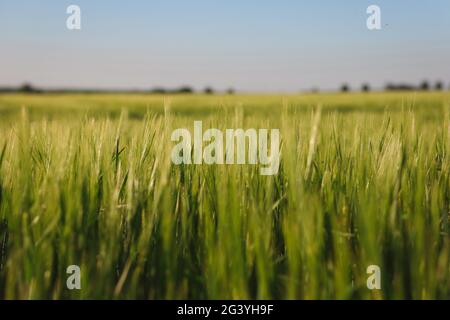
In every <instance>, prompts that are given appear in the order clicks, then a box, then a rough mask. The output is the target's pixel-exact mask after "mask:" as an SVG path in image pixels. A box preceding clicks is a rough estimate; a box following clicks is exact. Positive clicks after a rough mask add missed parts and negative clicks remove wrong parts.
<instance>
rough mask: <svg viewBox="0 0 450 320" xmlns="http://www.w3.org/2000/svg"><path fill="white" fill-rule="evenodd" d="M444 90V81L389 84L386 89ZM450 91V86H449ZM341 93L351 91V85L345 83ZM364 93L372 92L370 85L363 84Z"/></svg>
mask: <svg viewBox="0 0 450 320" xmlns="http://www.w3.org/2000/svg"><path fill="white" fill-rule="evenodd" d="M443 89H444V83H443V82H442V81H436V83H434V84H430V83H429V82H428V81H423V82H422V83H420V84H419V85H413V84H409V83H388V84H386V86H385V87H384V90H385V91H428V90H436V91H441V90H443ZM449 90H450V86H449ZM340 91H341V92H349V91H351V89H350V85H349V84H347V83H344V84H342V85H341V87H340ZM361 91H362V92H369V91H371V88H370V85H369V84H368V83H363V84H362V85H361Z"/></svg>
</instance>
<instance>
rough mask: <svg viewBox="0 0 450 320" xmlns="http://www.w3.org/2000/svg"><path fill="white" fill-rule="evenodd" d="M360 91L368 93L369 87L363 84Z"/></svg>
mask: <svg viewBox="0 0 450 320" xmlns="http://www.w3.org/2000/svg"><path fill="white" fill-rule="evenodd" d="M361 91H362V92H369V91H370V85H369V84H368V83H364V84H363V85H362V86H361Z"/></svg>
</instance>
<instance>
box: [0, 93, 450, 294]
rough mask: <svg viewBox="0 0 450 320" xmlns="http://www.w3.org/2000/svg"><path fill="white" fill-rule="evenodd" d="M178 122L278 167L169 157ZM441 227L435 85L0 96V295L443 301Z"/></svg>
mask: <svg viewBox="0 0 450 320" xmlns="http://www.w3.org/2000/svg"><path fill="white" fill-rule="evenodd" d="M194 120H202V121H203V126H204V128H219V129H222V130H225V129H227V128H243V129H247V128H268V129H274V128H277V129H280V134H281V140H282V148H281V164H280V169H279V172H278V174H277V175H274V176H262V175H260V174H259V168H258V166H255V165H206V164H202V165H173V164H172V162H171V160H170V154H171V150H172V148H173V146H174V144H175V143H174V142H172V141H171V139H170V134H171V132H172V131H173V130H174V129H176V128H187V129H189V130H190V131H192V127H193V122H194ZM449 232H450V93H449V92H418V93H414V92H399V93H366V94H358V93H353V94H352V93H350V94H303V95H300V94H299V95H284V96H283V95H240V94H238V95H173V96H166V97H165V96H162V95H161V96H160V95H146V94H35V95H31V94H30V95H20V94H3V95H0V298H1V299H16V298H17V299H166V298H173V299H270V298H273V299H433V298H437V299H450V234H449ZM70 265H78V266H80V269H81V290H69V289H68V288H67V287H66V280H67V278H68V276H69V275H68V274H67V272H66V269H67V267H68V266H70ZM370 265H377V266H379V267H380V269H381V289H379V290H369V289H368V287H367V285H366V282H367V279H368V277H369V276H370V274H367V272H366V271H367V267H368V266H370Z"/></svg>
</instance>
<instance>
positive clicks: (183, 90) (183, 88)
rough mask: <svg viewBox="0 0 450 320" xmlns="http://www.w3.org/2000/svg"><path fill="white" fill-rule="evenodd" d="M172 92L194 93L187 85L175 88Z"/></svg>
mask: <svg viewBox="0 0 450 320" xmlns="http://www.w3.org/2000/svg"><path fill="white" fill-rule="evenodd" d="M174 93H194V89H192V88H191V87H188V86H184V87H181V88H179V89H177V90H175V91H174Z"/></svg>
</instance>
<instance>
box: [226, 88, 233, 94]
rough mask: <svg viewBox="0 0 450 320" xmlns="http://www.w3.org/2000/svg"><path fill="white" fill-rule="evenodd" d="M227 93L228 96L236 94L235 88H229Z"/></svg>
mask: <svg viewBox="0 0 450 320" xmlns="http://www.w3.org/2000/svg"><path fill="white" fill-rule="evenodd" d="M226 92H227V94H234V89H233V88H229V89H228V90H227V91H226Z"/></svg>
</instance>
